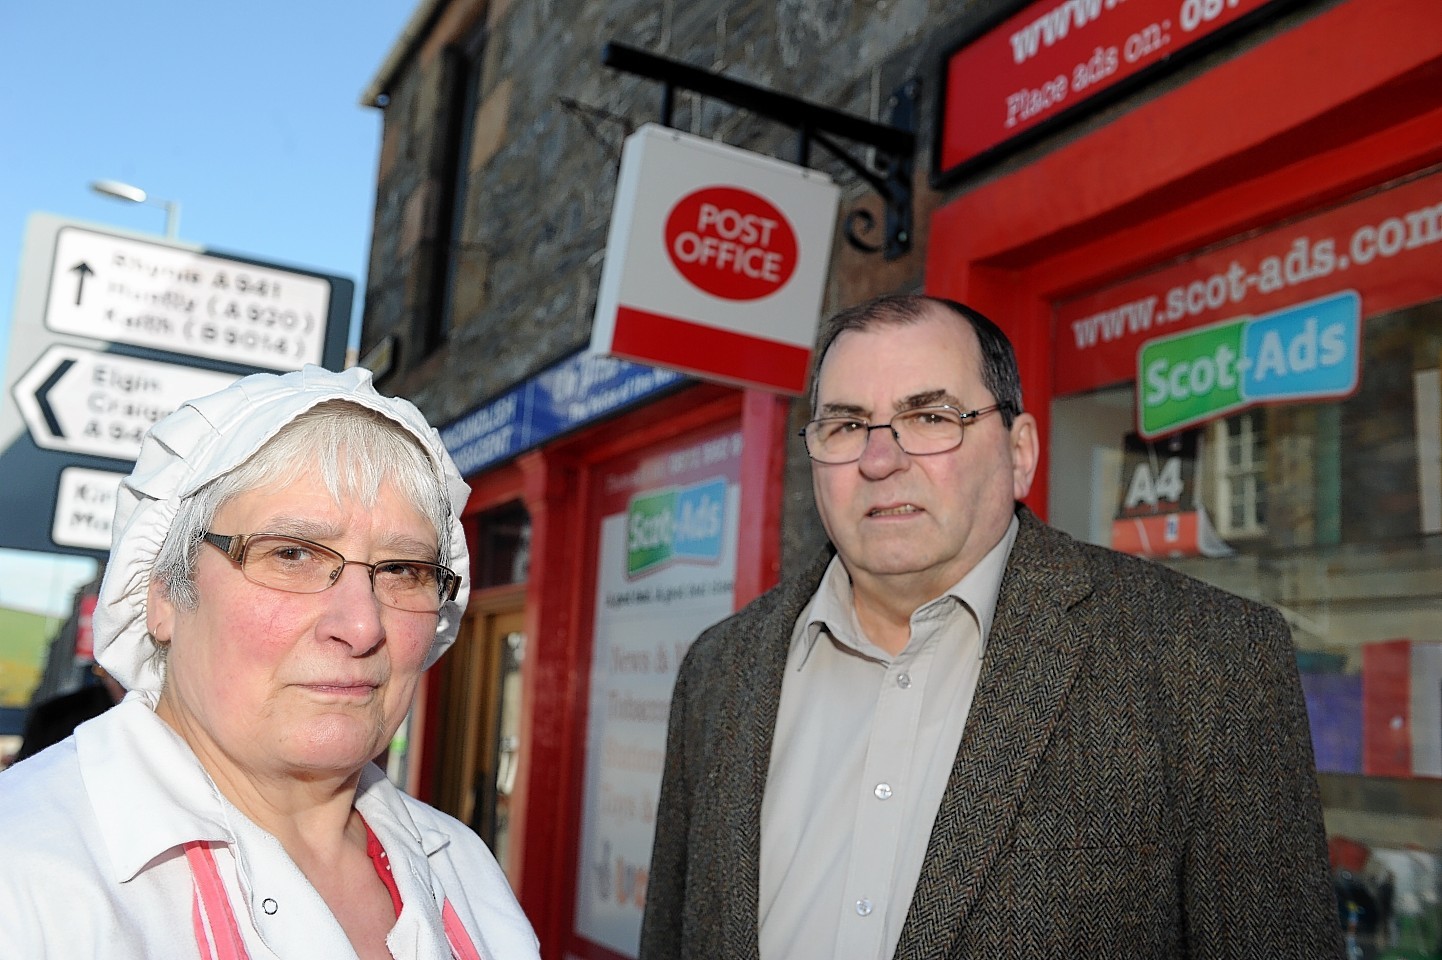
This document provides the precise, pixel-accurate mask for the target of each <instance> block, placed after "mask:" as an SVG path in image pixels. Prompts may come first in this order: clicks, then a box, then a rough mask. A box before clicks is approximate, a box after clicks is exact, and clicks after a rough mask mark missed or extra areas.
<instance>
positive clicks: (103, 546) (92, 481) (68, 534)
mask: <svg viewBox="0 0 1442 960" xmlns="http://www.w3.org/2000/svg"><path fill="white" fill-rule="evenodd" d="M123 479H125V474H123V473H111V472H110V471H108V470H90V469H87V468H85V467H66V468H65V469H63V470H61V471H60V489H59V490H58V491H56V494H55V518H54V520H53V521H51V525H50V539H51V540H54V541H55V542H56V543H57V544H59V545H60V546H63V547H81V548H84V549H87V550H109V549H110V524H111V521H112V520H114V518H115V494H116V492H117V491H118V490H119V489H120V481H121V480H123Z"/></svg>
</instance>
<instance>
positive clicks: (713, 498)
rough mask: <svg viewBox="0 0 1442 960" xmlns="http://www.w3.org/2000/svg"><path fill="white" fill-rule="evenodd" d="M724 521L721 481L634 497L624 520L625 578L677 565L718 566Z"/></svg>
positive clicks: (724, 485) (722, 484) (722, 482)
mask: <svg viewBox="0 0 1442 960" xmlns="http://www.w3.org/2000/svg"><path fill="white" fill-rule="evenodd" d="M725 520H726V478H725V477H717V478H715V479H714V480H706V481H704V482H702V483H697V484H693V485H692V486H689V487H668V488H666V489H663V490H653V491H651V492H649V493H645V494H641V495H639V496H636V497H633V498H632V499H631V504H630V508H629V510H628V511H627V517H626V576H627V577H628V578H633V577H638V576H641V575H642V574H646V573H650V572H652V571H654V570H658V569H660V568H662V567H665V566H668V565H670V564H672V563H678V562H689V563H716V562H718V561H719V560H720V559H721V537H722V532H723V531H724V530H725V529H726V524H725Z"/></svg>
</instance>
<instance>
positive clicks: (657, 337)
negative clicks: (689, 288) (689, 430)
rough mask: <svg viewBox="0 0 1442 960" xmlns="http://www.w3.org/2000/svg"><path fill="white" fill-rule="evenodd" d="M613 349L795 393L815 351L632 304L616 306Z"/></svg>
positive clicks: (800, 389) (644, 359)
mask: <svg viewBox="0 0 1442 960" xmlns="http://www.w3.org/2000/svg"><path fill="white" fill-rule="evenodd" d="M611 350H612V352H613V353H618V354H620V355H622V356H625V357H629V358H631V359H634V360H640V361H642V362H648V363H655V364H658V365H660V366H666V367H677V368H679V369H681V370H685V371H688V372H691V373H696V374H698V375H700V376H703V377H705V376H711V377H715V378H717V379H721V380H729V381H733V382H737V383H742V384H747V385H754V386H759V387H767V388H770V389H773V390H780V391H783V392H785V393H790V394H795V395H800V394H802V393H805V392H806V368H807V367H808V366H809V365H810V363H811V351H810V350H808V349H806V348H804V347H798V346H795V345H793V344H789V343H781V342H779V341H776V340H766V339H763V338H761V337H753V336H751V335H749V334H745V333H737V332H736V331H734V330H720V329H718V328H716V327H707V326H703V325H701V324H699V323H692V322H691V321H689V320H679V319H677V318H675V317H666V316H662V315H661V314H658V313H647V312H646V311H645V310H637V309H635V308H633V307H617V308H616V330H615V332H614V333H613V334H612V335H611Z"/></svg>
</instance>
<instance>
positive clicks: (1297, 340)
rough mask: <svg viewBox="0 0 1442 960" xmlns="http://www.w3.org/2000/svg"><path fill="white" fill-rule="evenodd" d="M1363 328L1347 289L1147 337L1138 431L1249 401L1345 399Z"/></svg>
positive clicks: (1165, 428)
mask: <svg viewBox="0 0 1442 960" xmlns="http://www.w3.org/2000/svg"><path fill="white" fill-rule="evenodd" d="M1361 326H1362V307H1361V298H1360V297H1358V296H1357V293H1356V291H1353V290H1346V291H1343V292H1341V293H1338V294H1336V295H1334V296H1330V297H1323V298H1321V299H1319V300H1313V301H1311V302H1309V303H1303V304H1299V305H1297V306H1295V307H1288V308H1287V309H1285V310H1278V311H1276V312H1275V313H1269V314H1267V315H1265V316H1261V317H1241V318H1237V319H1234V320H1228V321H1225V322H1223V323H1217V324H1212V325H1211V326H1207V327H1202V328H1200V329H1196V330H1189V331H1187V332H1186V333H1179V334H1176V335H1174V336H1170V337H1158V338H1157V339H1155V340H1151V341H1148V342H1147V343H1146V344H1144V345H1143V346H1142V348H1141V350H1140V351H1138V353H1137V428H1138V432H1139V433H1140V434H1141V435H1142V436H1144V437H1148V438H1150V437H1157V436H1161V435H1162V434H1167V433H1171V432H1173V431H1175V430H1180V429H1182V428H1183V427H1187V426H1190V425H1192V424H1195V423H1202V422H1204V421H1207V420H1213V419H1215V418H1217V417H1221V416H1225V415H1226V414H1228V413H1231V412H1232V411H1234V410H1239V409H1241V408H1243V407H1249V406H1252V405H1254V404H1259V403H1281V402H1288V401H1302V400H1323V399H1334V398H1340V397H1345V396H1348V395H1350V394H1351V393H1352V392H1353V391H1355V390H1356V389H1357V381H1358V375H1359V369H1360V362H1361V359H1360V358H1361V352H1360V343H1361Z"/></svg>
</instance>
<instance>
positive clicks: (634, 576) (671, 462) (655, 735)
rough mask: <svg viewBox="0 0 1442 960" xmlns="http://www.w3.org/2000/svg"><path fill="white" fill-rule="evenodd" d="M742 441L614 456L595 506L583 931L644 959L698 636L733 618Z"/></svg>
mask: <svg viewBox="0 0 1442 960" xmlns="http://www.w3.org/2000/svg"><path fill="white" fill-rule="evenodd" d="M741 449H742V445H741V433H740V431H738V430H735V429H734V424H722V425H719V426H718V427H716V428H711V429H710V430H708V431H703V432H697V433H692V434H689V435H687V436H684V437H682V438H679V439H677V440H673V441H668V442H667V443H666V444H663V445H659V446H656V447H653V448H650V449H649V450H647V451H646V452H645V453H644V454H641V455H639V456H628V457H624V458H620V459H618V460H615V461H612V462H610V463H609V464H606V465H604V466H603V468H602V470H601V475H600V480H599V484H598V490H597V492H596V494H595V499H594V500H593V502H592V503H593V505H592V513H591V516H593V517H594V518H595V519H594V520H590V521H588V523H596V524H598V525H599V529H598V530H597V533H598V537H597V539H598V541H599V544H600V547H599V554H598V556H597V563H596V605H595V620H594V639H593V651H592V656H591V678H590V712H589V716H588V718H587V723H586V767H585V770H586V772H585V783H584V786H583V792H582V805H581V846H580V853H579V863H578V875H577V883H576V912H575V931H576V933H578V934H579V935H581V936H583V937H585V938H586V939H588V940H590V941H592V942H593V943H597V944H600V945H602V946H604V947H606V948H607V949H609V950H611V951H614V952H615V953H617V954H619V955H620V956H622V957H635V956H636V953H637V948H638V945H639V942H640V935H641V918H642V915H643V913H644V911H645V906H646V892H647V889H648V883H649V877H648V871H649V869H650V863H651V838H652V835H653V834H654V832H655V829H656V823H655V819H656V800H657V797H658V795H659V793H660V788H661V769H662V765H663V761H664V758H665V755H666V721H667V716H668V713H669V710H670V700H671V689H672V687H673V686H674V685H675V682H676V670H677V668H678V667H679V666H680V663H681V658H682V657H683V656H685V653H686V650H687V649H688V648H689V647H690V645H691V641H693V640H694V639H696V636H697V634H699V633H700V632H701V631H702V630H704V629H705V628H706V627H708V626H710V625H711V624H713V623H715V622H716V621H718V620H721V619H723V618H724V617H726V616H727V615H729V614H730V613H731V612H732V608H733V605H734V604H733V596H734V593H735V579H736V540H737V530H738V515H739V509H740V497H741V492H740V482H739V480H740V469H741Z"/></svg>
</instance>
